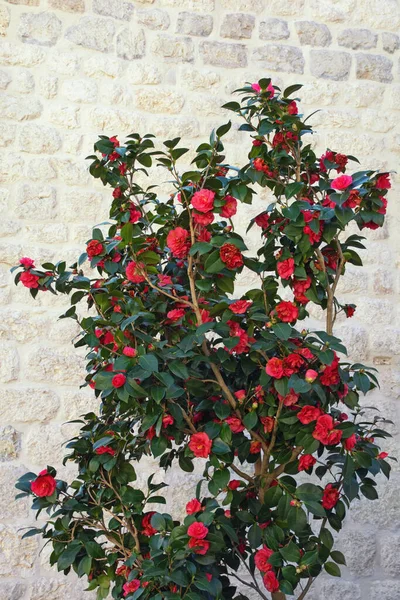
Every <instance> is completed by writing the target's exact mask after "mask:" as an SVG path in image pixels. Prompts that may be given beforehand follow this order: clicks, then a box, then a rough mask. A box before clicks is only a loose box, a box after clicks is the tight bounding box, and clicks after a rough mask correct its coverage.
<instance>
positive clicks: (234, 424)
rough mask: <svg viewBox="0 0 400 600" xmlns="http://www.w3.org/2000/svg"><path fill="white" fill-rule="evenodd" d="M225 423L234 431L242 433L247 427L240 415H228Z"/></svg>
mask: <svg viewBox="0 0 400 600" xmlns="http://www.w3.org/2000/svg"><path fill="white" fill-rule="evenodd" d="M225 423H227V424H228V425H229V427H230V430H231V431H232V433H241V432H242V431H244V429H245V427H244V425H243V423H242V421H241V420H240V419H239V418H238V417H228V418H227V419H225Z"/></svg>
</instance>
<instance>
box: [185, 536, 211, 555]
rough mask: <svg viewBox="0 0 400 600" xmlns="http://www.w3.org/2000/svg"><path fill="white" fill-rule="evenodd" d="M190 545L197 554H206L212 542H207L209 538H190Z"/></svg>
mask: <svg viewBox="0 0 400 600" xmlns="http://www.w3.org/2000/svg"><path fill="white" fill-rule="evenodd" d="M188 546H189V548H191V549H192V550H193V552H194V553H195V554H201V555H203V556H204V554H207V552H208V549H209V547H210V542H207V540H199V539H197V538H190V540H189V542H188Z"/></svg>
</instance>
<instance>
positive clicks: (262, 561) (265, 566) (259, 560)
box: [254, 546, 273, 573]
mask: <svg viewBox="0 0 400 600" xmlns="http://www.w3.org/2000/svg"><path fill="white" fill-rule="evenodd" d="M272 554H273V550H270V549H269V548H267V547H266V546H264V548H262V549H261V550H258V552H256V553H255V555H254V563H255V565H256V567H257V569H259V570H260V571H261V572H262V573H266V572H267V571H271V569H272V565H270V564H269V562H268V560H269V558H270V557H271V555H272Z"/></svg>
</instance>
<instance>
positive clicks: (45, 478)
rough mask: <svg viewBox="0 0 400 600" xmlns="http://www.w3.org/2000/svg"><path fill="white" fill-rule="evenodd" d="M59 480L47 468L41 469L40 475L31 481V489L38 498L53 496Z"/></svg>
mask: <svg viewBox="0 0 400 600" xmlns="http://www.w3.org/2000/svg"><path fill="white" fill-rule="evenodd" d="M56 486H57V482H56V480H55V479H54V477H53V476H52V475H50V474H49V473H48V472H47V469H44V470H43V471H40V473H39V475H38V476H37V477H36V479H34V480H33V481H32V482H31V490H32V492H33V493H34V494H35V496H38V498H47V497H48V496H52V495H53V494H54V492H55V490H56Z"/></svg>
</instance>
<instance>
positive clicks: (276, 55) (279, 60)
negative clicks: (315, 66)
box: [254, 44, 305, 73]
mask: <svg viewBox="0 0 400 600" xmlns="http://www.w3.org/2000/svg"><path fill="white" fill-rule="evenodd" d="M254 59H255V60H256V61H258V62H259V63H260V66H261V67H262V68H264V69H271V70H272V71H284V72H287V73H303V71H304V64H305V62H304V57H303V53H302V51H301V50H300V49H299V48H296V47H295V46H281V45H279V46H275V45H272V44H271V45H267V46H262V47H261V48H258V49H257V50H255V51H254Z"/></svg>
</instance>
